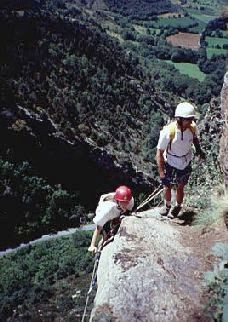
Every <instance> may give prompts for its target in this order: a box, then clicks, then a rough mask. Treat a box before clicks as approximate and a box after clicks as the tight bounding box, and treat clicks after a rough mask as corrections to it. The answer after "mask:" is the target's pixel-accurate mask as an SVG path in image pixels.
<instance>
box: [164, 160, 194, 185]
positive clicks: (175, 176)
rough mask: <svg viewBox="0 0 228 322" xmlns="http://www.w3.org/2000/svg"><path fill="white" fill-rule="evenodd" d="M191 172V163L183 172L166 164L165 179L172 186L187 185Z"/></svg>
mask: <svg viewBox="0 0 228 322" xmlns="http://www.w3.org/2000/svg"><path fill="white" fill-rule="evenodd" d="M191 172H192V167H191V163H190V164H189V165H188V166H187V167H186V168H184V169H183V170H179V169H176V168H174V167H172V166H171V165H169V164H168V163H166V164H165V177H166V179H167V180H168V181H169V182H170V184H172V183H174V184H175V183H177V184H184V185H186V184H187V183H188V180H189V177H190V175H191Z"/></svg>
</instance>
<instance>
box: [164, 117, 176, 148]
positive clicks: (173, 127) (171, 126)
mask: <svg viewBox="0 0 228 322" xmlns="http://www.w3.org/2000/svg"><path fill="white" fill-rule="evenodd" d="M164 128H168V129H169V140H170V141H169V149H170V150H171V144H172V141H173V139H174V137H175V135H176V128H177V125H176V121H174V122H171V123H169V124H168V125H165V126H164Z"/></svg>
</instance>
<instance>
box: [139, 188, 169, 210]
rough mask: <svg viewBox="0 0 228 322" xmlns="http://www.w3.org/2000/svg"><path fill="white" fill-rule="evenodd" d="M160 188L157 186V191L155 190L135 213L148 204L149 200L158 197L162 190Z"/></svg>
mask: <svg viewBox="0 0 228 322" xmlns="http://www.w3.org/2000/svg"><path fill="white" fill-rule="evenodd" d="M160 188H161V186H159V187H158V188H157V189H155V190H154V191H153V192H152V193H151V194H150V195H149V196H148V197H147V198H146V199H145V200H144V201H143V202H142V203H141V204H140V205H139V206H138V207H137V208H136V212H137V211H138V210H139V209H141V208H142V207H144V206H145V205H146V204H148V203H149V202H150V201H151V200H153V199H154V198H156V197H157V196H158V195H160V193H161V192H162V191H163V188H161V189H160Z"/></svg>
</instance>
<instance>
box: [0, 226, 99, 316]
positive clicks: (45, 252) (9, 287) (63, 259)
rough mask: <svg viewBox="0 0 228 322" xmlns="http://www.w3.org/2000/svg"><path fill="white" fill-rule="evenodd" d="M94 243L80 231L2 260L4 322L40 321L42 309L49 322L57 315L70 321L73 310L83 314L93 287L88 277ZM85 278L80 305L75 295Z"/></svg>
mask: <svg viewBox="0 0 228 322" xmlns="http://www.w3.org/2000/svg"><path fill="white" fill-rule="evenodd" d="M90 240H91V233H90V232H83V231H76V232H75V233H74V234H73V235H71V236H66V237H61V238H60V237H59V238H58V239H52V240H49V241H43V242H38V243H36V244H35V245H33V246H31V245H29V246H27V247H24V248H22V249H20V250H18V251H17V252H13V253H11V254H7V255H5V256H4V257H1V258H0V276H1V279H0V320H1V321H6V320H7V318H8V317H12V316H13V317H14V319H15V320H19V319H26V320H27V319H28V320H31V319H36V318H39V312H40V311H39V310H41V311H42V310H43V309H42V306H43V307H44V312H42V314H44V316H46V317H47V318H48V319H50V316H55V314H56V313H58V314H59V315H62V317H63V318H66V317H67V316H68V314H69V313H70V312H69V311H70V310H71V309H74V310H75V312H74V314H76V311H77V312H80V313H81V314H82V312H83V308H84V303H85V296H86V291H87V290H88V289H87V288H88V286H87V284H88V283H89V281H88V280H87V279H86V278H85V276H86V274H88V273H90V272H91V271H92V267H93V262H92V256H91V255H90V254H89V253H88V252H87V248H88V245H89V243H90ZM12 263H13V264H12ZM66 278H71V279H72V282H70V280H67V279H66ZM82 278H83V283H84V285H83V287H82V288H81V291H80V292H81V294H80V296H79V297H80V302H75V300H73V299H72V295H73V294H75V291H76V290H77V289H79V285H78V284H79V283H80V279H82ZM64 285H65V287H64ZM63 294H64V296H62V295H63ZM60 305H61V309H60V308H59V306H60Z"/></svg>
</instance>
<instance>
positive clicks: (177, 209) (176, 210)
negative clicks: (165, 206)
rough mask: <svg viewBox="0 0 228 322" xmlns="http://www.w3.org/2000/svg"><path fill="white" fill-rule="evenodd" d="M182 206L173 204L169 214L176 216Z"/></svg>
mask: <svg viewBox="0 0 228 322" xmlns="http://www.w3.org/2000/svg"><path fill="white" fill-rule="evenodd" d="M181 209H182V207H181V206H178V205H177V206H174V207H173V209H172V210H171V215H172V218H174V217H177V216H178V215H179V213H180V211H181Z"/></svg>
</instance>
